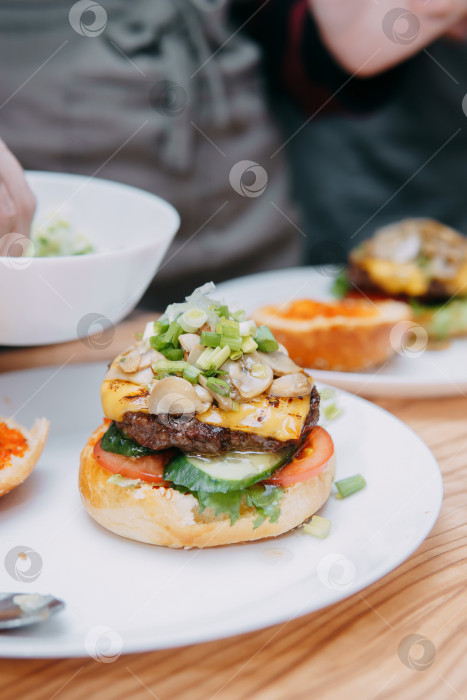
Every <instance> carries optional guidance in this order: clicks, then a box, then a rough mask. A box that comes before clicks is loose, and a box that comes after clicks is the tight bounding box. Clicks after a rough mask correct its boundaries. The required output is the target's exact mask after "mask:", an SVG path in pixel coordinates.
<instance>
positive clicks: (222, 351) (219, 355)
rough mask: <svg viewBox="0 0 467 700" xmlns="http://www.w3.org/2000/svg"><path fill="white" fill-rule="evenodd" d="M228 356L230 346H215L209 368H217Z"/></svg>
mask: <svg viewBox="0 0 467 700" xmlns="http://www.w3.org/2000/svg"><path fill="white" fill-rule="evenodd" d="M229 357H230V348H229V346H228V345H227V346H225V347H223V348H216V349H215V350H214V354H213V355H211V369H219V367H221V365H223V364H224V362H225V361H226V360H227V359H228V358H229Z"/></svg>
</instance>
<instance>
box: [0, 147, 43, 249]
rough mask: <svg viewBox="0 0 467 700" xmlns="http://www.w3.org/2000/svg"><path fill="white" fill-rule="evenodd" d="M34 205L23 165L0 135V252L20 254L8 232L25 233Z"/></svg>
mask: <svg viewBox="0 0 467 700" xmlns="http://www.w3.org/2000/svg"><path fill="white" fill-rule="evenodd" d="M35 208H36V199H35V197H34V195H33V193H32V192H31V190H30V188H29V185H28V184H27V182H26V179H25V177H24V172H23V168H22V167H21V165H20V164H19V162H18V161H17V160H16V158H15V156H14V155H13V153H11V151H10V150H9V149H8V148H7V147H6V145H5V144H4V143H3V141H2V140H1V139H0V255H6V254H7V253H8V254H9V255H15V254H16V255H21V253H22V250H21V248H22V246H21V245H14V241H13V237H12V236H11V235H9V234H19V239H21V238H23V237H24V236H27V237H29V234H30V231H31V222H32V217H33V216H34V211H35ZM10 248H11V250H10ZM14 248H18V251H17V252H15V251H14V250H13V249H14Z"/></svg>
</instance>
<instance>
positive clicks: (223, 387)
mask: <svg viewBox="0 0 467 700" xmlns="http://www.w3.org/2000/svg"><path fill="white" fill-rule="evenodd" d="M206 386H207V387H208V389H211V391H215V392H216V394H219V395H220V396H229V394H230V386H229V385H228V384H227V382H225V381H224V380H223V379H219V378H218V377H209V379H207V380H206Z"/></svg>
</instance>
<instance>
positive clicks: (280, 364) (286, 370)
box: [256, 350, 302, 377]
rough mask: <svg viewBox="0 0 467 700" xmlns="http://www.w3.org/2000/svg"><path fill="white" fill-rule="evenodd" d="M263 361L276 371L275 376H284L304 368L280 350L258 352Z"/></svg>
mask: <svg viewBox="0 0 467 700" xmlns="http://www.w3.org/2000/svg"><path fill="white" fill-rule="evenodd" d="M256 354H257V355H258V356H259V357H260V359H261V361H262V362H265V363H266V364H267V365H269V367H270V368H271V369H272V371H273V372H274V376H276V377H283V376H284V374H295V373H297V372H301V371H302V368H301V367H299V366H298V365H296V364H295V362H294V361H293V360H291V359H290V357H289V356H288V355H285V354H284V353H283V352H281V351H280V350H275V351H274V352H257V353H256Z"/></svg>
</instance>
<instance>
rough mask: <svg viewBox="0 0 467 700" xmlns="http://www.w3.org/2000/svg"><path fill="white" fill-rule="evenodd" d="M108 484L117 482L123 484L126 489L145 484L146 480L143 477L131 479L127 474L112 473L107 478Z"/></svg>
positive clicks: (119, 484) (118, 484)
mask: <svg viewBox="0 0 467 700" xmlns="http://www.w3.org/2000/svg"><path fill="white" fill-rule="evenodd" d="M107 483H108V484H115V486H121V487H122V488H124V489H137V488H139V487H140V486H144V484H145V483H146V482H145V481H141V479H129V478H128V477H127V476H122V475H121V474H112V476H110V477H109V478H108V479H107Z"/></svg>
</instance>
